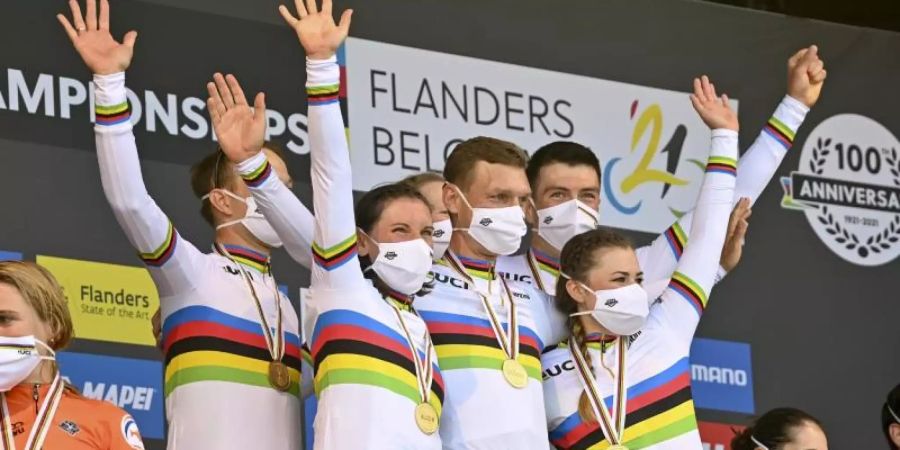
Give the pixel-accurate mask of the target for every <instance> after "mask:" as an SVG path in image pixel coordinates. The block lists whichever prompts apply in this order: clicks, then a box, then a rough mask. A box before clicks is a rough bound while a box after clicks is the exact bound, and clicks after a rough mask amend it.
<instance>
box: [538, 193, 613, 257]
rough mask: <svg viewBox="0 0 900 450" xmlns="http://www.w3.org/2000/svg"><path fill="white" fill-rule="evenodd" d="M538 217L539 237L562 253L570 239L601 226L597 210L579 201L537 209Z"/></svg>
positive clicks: (573, 200) (574, 200)
mask: <svg viewBox="0 0 900 450" xmlns="http://www.w3.org/2000/svg"><path fill="white" fill-rule="evenodd" d="M535 209H537V207H535ZM537 215H538V235H540V236H541V237H542V238H544V240H545V241H547V242H548V243H549V244H550V245H552V246H553V247H554V248H556V249H557V250H559V251H562V248H563V246H565V245H566V242H569V239H572V238H573V237H574V236H576V235H579V234H581V233H584V232H585V231H590V230H593V229H595V228H597V226H598V225H599V224H600V223H599V222H598V220H597V216H598V215H599V213H598V212H597V210H596V209H593V208H591V207H590V206H588V205H586V204H584V203H582V202H581V200H578V199H572V200H569V201H567V202H563V203H560V204H558V205H556V206H551V207H549V208H544V209H537Z"/></svg>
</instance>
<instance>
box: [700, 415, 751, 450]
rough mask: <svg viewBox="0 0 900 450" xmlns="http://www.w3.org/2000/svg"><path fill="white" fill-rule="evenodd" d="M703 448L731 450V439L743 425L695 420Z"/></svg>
mask: <svg viewBox="0 0 900 450" xmlns="http://www.w3.org/2000/svg"><path fill="white" fill-rule="evenodd" d="M697 427H698V428H699V430H700V441H702V442H703V450H731V439H732V438H733V437H734V435H735V433H739V432H741V430H743V429H744V428H745V427H743V426H741V425H730V424H727V423H716V422H703V421H700V422H697Z"/></svg>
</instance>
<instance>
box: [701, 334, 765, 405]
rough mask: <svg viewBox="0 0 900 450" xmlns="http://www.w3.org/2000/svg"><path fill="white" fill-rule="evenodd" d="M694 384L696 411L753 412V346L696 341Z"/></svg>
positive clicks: (714, 341)
mask: <svg viewBox="0 0 900 450" xmlns="http://www.w3.org/2000/svg"><path fill="white" fill-rule="evenodd" d="M691 381H692V382H691V386H692V390H693V396H694V405H695V406H696V407H697V408H703V409H715V410H718V411H731V412H738V413H745V414H753V413H754V410H755V407H754V403H753V367H752V363H751V359H750V344H746V343H743V342H729V341H719V340H715V339H701V338H695V339H694V342H693V343H692V344H691Z"/></svg>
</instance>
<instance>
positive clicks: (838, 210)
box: [781, 114, 900, 266]
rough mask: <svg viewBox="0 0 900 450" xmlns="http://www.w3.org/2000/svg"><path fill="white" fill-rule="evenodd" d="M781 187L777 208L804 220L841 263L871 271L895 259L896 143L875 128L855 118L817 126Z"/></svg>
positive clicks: (898, 228)
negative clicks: (781, 192) (789, 211)
mask: <svg viewBox="0 0 900 450" xmlns="http://www.w3.org/2000/svg"><path fill="white" fill-rule="evenodd" d="M781 183H782V187H784V191H785V195H784V197H783V199H782V202H781V206H782V207H783V208H786V209H792V210H797V211H802V212H803V213H804V214H806V219H807V220H808V221H809V224H810V226H811V227H812V228H813V230H814V231H815V232H816V234H817V235H818V236H819V238H820V239H821V240H822V242H824V243H825V245H827V246H828V248H830V249H831V250H832V251H833V252H834V253H836V254H838V255H839V256H840V257H841V258H844V259H845V260H847V261H849V262H851V263H854V264H858V265H861V266H877V265H881V264H886V263H888V262H890V261H892V260H894V259H895V258H896V257H897V256H898V255H900V143H898V141H897V138H896V137H895V136H894V135H893V134H892V133H891V132H890V130H888V129H887V128H885V127H884V126H883V125H881V124H880V123H878V122H876V121H874V120H872V119H870V118H868V117H865V116H861V115H858V114H839V115H836V116H832V117H830V118H828V119H827V120H825V121H823V122H822V123H820V124H819V126H817V127H816V129H815V130H813V132H812V133H811V134H810V136H809V138H808V139H807V140H806V143H805V144H804V146H803V152H802V153H801V154H800V166H799V167H798V169H797V170H796V171H794V172H792V173H791V175H790V176H789V177H782V179H781Z"/></svg>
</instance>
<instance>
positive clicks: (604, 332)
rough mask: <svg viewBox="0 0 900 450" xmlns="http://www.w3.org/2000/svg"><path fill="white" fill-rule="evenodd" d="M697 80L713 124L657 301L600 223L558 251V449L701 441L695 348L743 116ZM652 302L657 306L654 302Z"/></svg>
mask: <svg viewBox="0 0 900 450" xmlns="http://www.w3.org/2000/svg"><path fill="white" fill-rule="evenodd" d="M700 84H701V82H700V81H699V80H695V94H694V95H693V96H692V101H693V103H694V107H695V108H696V109H697V110H698V112H700V113H701V116H703V117H704V120H705V121H706V122H707V124H708V125H709V126H710V128H713V132H712V136H713V137H712V150H711V153H710V158H709V160H708V162H707V166H706V176H705V177H704V180H703V184H702V186H701V188H700V195H699V199H698V201H697V206H696V209H695V211H694V215H695V219H696V220H694V222H693V225H692V227H691V232H690V239H689V240H688V245H687V247H686V249H685V251H684V254H683V256H682V258H681V259H680V261H679V262H678V266H677V268H676V272H675V274H674V275H673V277H672V281H671V283H670V284H669V286H668V288H666V290H665V291H664V292H663V294H662V295H661V296H660V297H659V298H658V299H652V298H648V295H647V291H645V290H644V289H643V288H642V287H641V283H642V282H643V276H644V275H643V272H642V271H641V268H640V266H639V264H638V258H637V256H636V254H635V251H634V249H633V248H632V246H631V244H630V243H629V242H628V240H627V239H626V238H625V237H623V236H622V235H619V234H618V233H615V232H613V231H609V230H605V229H597V230H593V231H588V232H586V233H583V234H580V235H577V236H575V237H574V238H572V239H571V240H570V241H569V242H568V243H567V244H566V245H565V247H564V248H563V250H562V254H561V261H560V262H561V268H560V269H561V275H560V278H559V281H558V282H557V286H556V293H557V297H556V300H557V305H558V307H559V308H560V309H561V310H562V311H564V312H565V313H566V314H567V315H568V316H569V317H570V326H571V332H572V335H571V337H570V338H569V339H568V340H566V341H565V342H563V343H561V344H560V345H559V347H558V348H556V349H553V350H550V351H549V352H547V353H545V354H544V355H543V358H542V364H543V367H544V371H545V382H544V398H545V409H546V412H547V425H548V429H549V431H550V440H551V442H552V443H553V444H554V445H555V446H556V447H557V448H561V449H586V448H591V449H594V448H597V449H599V448H609V449H631V450H635V449H654V450H663V449H666V450H694V449H698V450H699V449H701V448H702V446H701V443H700V436H699V434H698V432H697V422H696V418H695V416H694V405H693V402H692V400H691V394H690V365H689V363H688V353H689V351H690V345H691V340H692V339H693V337H694V330H695V329H696V327H697V323H698V322H699V319H700V314H701V313H702V312H703V309H704V308H705V306H706V301H707V299H708V298H709V292H710V290H711V288H712V286H713V284H714V279H715V275H716V270H717V268H718V261H719V254H720V253H721V251H722V245H723V243H724V241H725V234H726V229H727V224H728V217H729V213H730V211H731V207H732V196H733V194H734V186H735V172H736V164H737V131H738V121H737V115H736V114H735V113H734V111H732V110H731V109H730V108H729V106H728V103H727V97H725V96H722V97H721V98H719V97H717V96H716V93H715V90H714V89H713V88H712V87H711V86H710V85H709V83H707V82H706V80H705V78H704V82H703V83H702V86H700ZM651 304H654V305H653V307H652V308H650V305H651Z"/></svg>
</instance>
